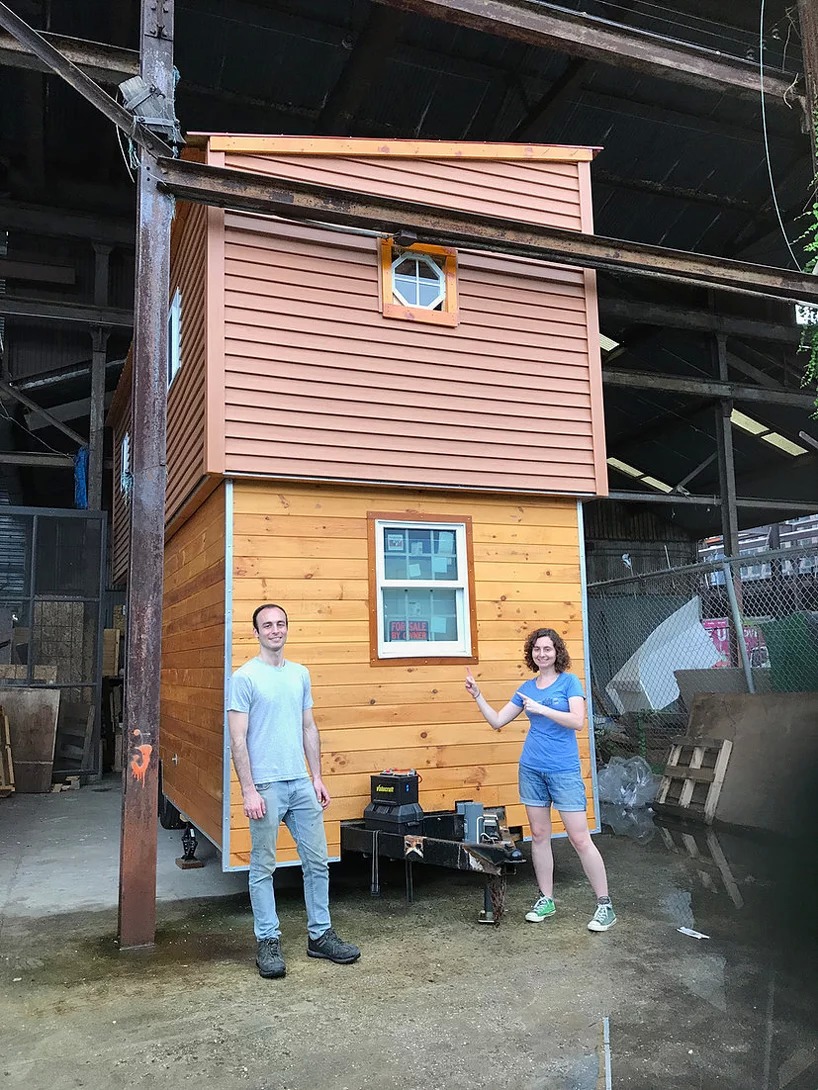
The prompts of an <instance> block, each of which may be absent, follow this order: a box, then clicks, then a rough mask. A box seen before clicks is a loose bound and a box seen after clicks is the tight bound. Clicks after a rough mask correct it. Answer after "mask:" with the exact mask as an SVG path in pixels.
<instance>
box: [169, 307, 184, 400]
mask: <svg viewBox="0 0 818 1090" xmlns="http://www.w3.org/2000/svg"><path fill="white" fill-rule="evenodd" d="M181 366H182V293H181V291H180V290H179V288H177V289H176V291H175V292H174V293H173V298H172V299H171V301H170V310H169V311H168V389H170V384H171V383H172V382H173V380H174V379H175V378H176V375H177V374H178V373H179V369H180V368H181Z"/></svg>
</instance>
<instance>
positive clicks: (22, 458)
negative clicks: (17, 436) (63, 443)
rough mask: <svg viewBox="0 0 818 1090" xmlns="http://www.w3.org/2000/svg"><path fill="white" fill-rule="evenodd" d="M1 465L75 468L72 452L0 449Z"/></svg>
mask: <svg viewBox="0 0 818 1090" xmlns="http://www.w3.org/2000/svg"><path fill="white" fill-rule="evenodd" d="M0 466H29V467H31V468H36V469H73V468H74V459H73V457H72V456H71V455H70V454H35V453H33V452H32V453H30V454H29V453H27V452H21V451H5V450H0Z"/></svg>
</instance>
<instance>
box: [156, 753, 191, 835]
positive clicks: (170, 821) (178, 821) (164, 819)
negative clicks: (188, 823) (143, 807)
mask: <svg viewBox="0 0 818 1090" xmlns="http://www.w3.org/2000/svg"><path fill="white" fill-rule="evenodd" d="M159 824H160V825H161V826H162V828H163V829H184V827H185V822H184V821H182V815H181V814H180V813H179V811H178V810H177V809H176V807H175V806H174V805H173V803H172V802H171V801H170V799H169V798H167V796H166V795H165V793H164V792H163V791H162V766H161V764H160V766H159Z"/></svg>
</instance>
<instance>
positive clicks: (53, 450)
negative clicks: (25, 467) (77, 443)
mask: <svg viewBox="0 0 818 1090" xmlns="http://www.w3.org/2000/svg"><path fill="white" fill-rule="evenodd" d="M0 410H2V412H3V416H5V418H6V420H8V421H9V423H10V424H16V425H17V427H18V428H22V430H23V431H24V432H25V433H26V434H27V435H30V436H31V438H32V439H36V440H37V442H38V443H42V445H43V446H44V447H45V448H46V449H47V450H50V451H51V453H52V454H64V453H65V452H64V451H62V450H57V448H56V447H52V446H51V445H50V444H49V443H46V441H45V439H41V438H40V436H39V435H37V433H36V432H33V431H32V430H31V429H30V428H27V427H26V426H25V424H21V423H20V421H19V420H17V419H16V417H13V416H12V415H11V414H10V413H9V411H8V409H7V408H6V406H5V405H4V404H3V402H2V401H0Z"/></svg>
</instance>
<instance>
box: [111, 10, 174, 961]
mask: <svg viewBox="0 0 818 1090" xmlns="http://www.w3.org/2000/svg"><path fill="white" fill-rule="evenodd" d="M140 75H141V76H142V78H143V79H144V81H145V83H146V84H147V85H148V86H149V87H155V88H157V89H158V90H159V91H160V92H161V93H162V94H163V95H164V96H165V99H166V101H167V102H168V103H171V104H172V103H173V90H174V79H173V0H142V7H141V41H140ZM156 180H157V173H156V166H155V160H154V159H153V156H152V155H151V154H150V152H148V151H147V150H146V149H145V148H144V147H143V148H141V149H140V156H139V193H138V212H137V232H136V285H135V308H134V349H133V400H132V404H133V421H134V424H133V433H132V446H131V451H132V459H133V461H132V472H133V488H132V493H131V551H130V567H129V571H128V621H127V626H128V662H127V667H126V673H125V725H124V733H125V742H126V746H127V749H126V760H125V767H124V769H123V797H122V834H121V845H120V872H119V941H120V949H128V948H133V947H140V946H150V945H152V944H153V942H154V939H155V937H156V837H157V805H158V784H159V776H158V771H159V763H158V759H159V748H158V746H159V671H160V659H161V645H162V590H163V575H164V570H163V569H164V542H165V532H164V527H165V484H166V465H165V432H166V415H167V411H166V410H167V350H168V323H167V312H168V295H169V284H170V225H171V219H172V215H173V200H172V198H171V197H169V196H168V195H167V194H166V193H162V192H160V191H159V189H158V188H157V184H156Z"/></svg>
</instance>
